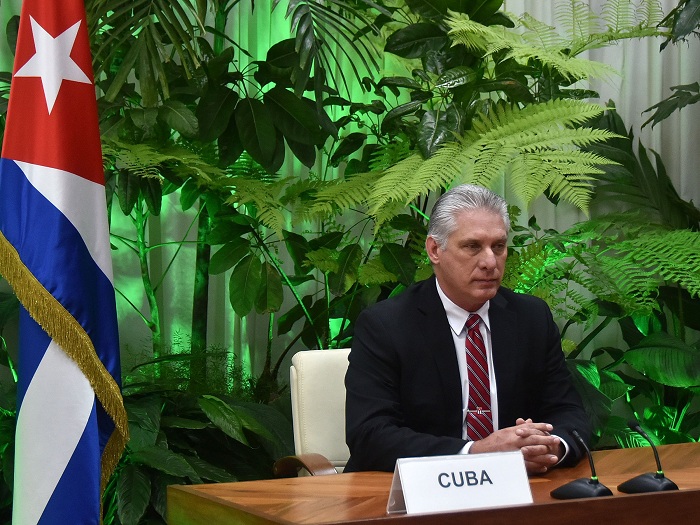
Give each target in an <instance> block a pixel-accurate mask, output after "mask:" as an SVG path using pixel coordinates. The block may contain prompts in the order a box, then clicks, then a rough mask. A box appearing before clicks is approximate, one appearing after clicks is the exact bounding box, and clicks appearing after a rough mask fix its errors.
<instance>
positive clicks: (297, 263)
mask: <svg viewBox="0 0 700 525" xmlns="http://www.w3.org/2000/svg"><path fill="white" fill-rule="evenodd" d="M282 235H283V236H284V244H285V246H286V247H287V253H288V254H289V256H290V257H291V258H292V262H293V263H294V272H295V273H296V274H297V275H301V274H304V273H306V270H305V267H306V263H305V262H304V259H306V254H307V253H308V251H309V242H308V241H307V240H306V238H304V237H303V236H302V235H299V234H298V233H294V232H291V231H288V230H283V231H282Z"/></svg>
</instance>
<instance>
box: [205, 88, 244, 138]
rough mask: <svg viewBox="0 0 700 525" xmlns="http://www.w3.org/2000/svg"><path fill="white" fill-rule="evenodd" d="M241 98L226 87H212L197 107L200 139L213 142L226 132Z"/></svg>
mask: <svg viewBox="0 0 700 525" xmlns="http://www.w3.org/2000/svg"><path fill="white" fill-rule="evenodd" d="M239 98H240V97H239V96H238V93H236V92H235V91H233V90H232V89H231V88H228V87H226V86H216V87H210V88H209V89H208V90H207V91H206V93H204V95H202V98H201V99H200V101H199V105H198V106H197V119H198V120H199V138H200V139H201V140H202V141H204V142H211V141H212V140H215V139H217V138H219V137H220V136H221V135H222V134H223V132H224V131H226V128H227V127H228V125H229V121H230V120H231V115H233V111H234V110H235V109H236V104H237V103H238V99H239Z"/></svg>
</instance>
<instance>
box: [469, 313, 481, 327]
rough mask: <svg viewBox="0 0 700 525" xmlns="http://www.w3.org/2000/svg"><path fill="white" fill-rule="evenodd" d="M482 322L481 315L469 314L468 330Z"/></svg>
mask: <svg viewBox="0 0 700 525" xmlns="http://www.w3.org/2000/svg"><path fill="white" fill-rule="evenodd" d="M480 322H481V317H479V316H478V315H477V314H469V317H467V330H473V329H474V328H476V327H478V326H479V323H480Z"/></svg>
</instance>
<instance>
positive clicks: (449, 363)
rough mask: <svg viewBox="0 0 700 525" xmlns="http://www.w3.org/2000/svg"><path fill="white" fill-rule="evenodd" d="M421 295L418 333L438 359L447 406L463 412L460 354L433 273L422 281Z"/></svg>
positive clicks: (422, 341)
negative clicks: (457, 351) (456, 351)
mask: <svg viewBox="0 0 700 525" xmlns="http://www.w3.org/2000/svg"><path fill="white" fill-rule="evenodd" d="M418 298H419V300H418V301H417V302H416V304H417V305H418V310H419V312H420V318H421V322H420V324H418V325H417V326H416V329H417V330H416V333H417V334H418V337H419V338H420V342H421V344H423V345H424V346H425V348H429V349H430V352H431V353H432V356H433V359H434V360H435V366H436V369H437V374H438V378H437V380H438V381H439V384H440V386H441V388H442V391H443V393H444V396H445V403H446V406H448V407H452V406H458V407H459V410H460V414H461V406H462V388H461V385H460V378H459V367H458V364H457V355H456V354H455V345H454V340H453V339H452V333H451V328H450V325H449V323H448V322H447V316H446V314H445V308H444V307H443V306H442V302H441V301H440V296H439V295H438V293H437V286H436V284H435V277H434V276H433V277H432V278H431V279H428V280H427V281H425V282H424V283H423V285H422V287H421V289H420V290H419V293H418ZM426 373H428V371H426Z"/></svg>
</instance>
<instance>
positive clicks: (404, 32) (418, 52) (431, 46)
mask: <svg viewBox="0 0 700 525" xmlns="http://www.w3.org/2000/svg"><path fill="white" fill-rule="evenodd" d="M448 44H449V38H448V37H447V33H445V30H444V29H442V28H440V27H439V26H438V25H436V24H429V23H426V22H421V23H418V24H411V25H409V26H406V27H404V28H403V29H399V30H398V31H396V32H395V33H393V34H392V35H391V36H389V38H387V41H386V46H384V51H386V52H387V53H393V54H395V55H398V56H400V57H403V58H421V57H424V56H427V55H428V54H429V53H431V52H436V51H440V50H441V49H443V48H444V47H446V46H447V45H448Z"/></svg>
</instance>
